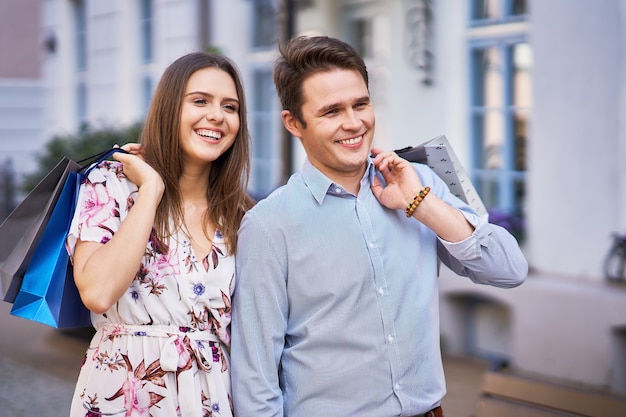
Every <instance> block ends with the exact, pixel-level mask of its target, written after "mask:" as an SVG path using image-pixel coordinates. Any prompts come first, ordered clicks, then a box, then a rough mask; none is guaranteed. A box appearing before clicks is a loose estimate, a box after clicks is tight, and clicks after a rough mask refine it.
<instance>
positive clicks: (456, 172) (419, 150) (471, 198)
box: [395, 135, 489, 221]
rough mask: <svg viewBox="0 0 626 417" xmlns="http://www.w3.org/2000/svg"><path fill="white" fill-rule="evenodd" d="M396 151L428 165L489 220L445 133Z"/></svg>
mask: <svg viewBox="0 0 626 417" xmlns="http://www.w3.org/2000/svg"><path fill="white" fill-rule="evenodd" d="M395 152H396V153H397V154H398V155H400V156H401V157H402V158H404V159H407V160H409V161H411V162H419V163H422V164H426V165H428V166H429V167H430V168H431V169H432V170H433V171H435V173H436V174H437V175H438V176H439V178H441V179H442V180H444V181H445V183H446V184H447V185H448V188H449V189H450V191H451V192H452V194H454V195H455V196H457V197H458V198H460V199H461V200H463V201H464V202H465V203H467V205H469V206H470V207H472V208H473V209H474V210H475V211H476V213H478V215H480V216H481V217H482V218H483V219H484V220H485V221H488V220H489V213H488V212H487V209H486V208H485V204H484V203H483V201H482V200H481V198H480V196H479V195H478V192H476V188H474V185H473V184H472V182H471V181H470V178H469V175H467V171H465V168H463V165H461V162H460V161H459V158H457V156H456V154H455V153H454V150H453V149H452V146H450V142H448V139H447V138H446V137H445V135H441V136H437V137H436V138H434V139H431V140H429V141H428V142H424V143H422V144H421V145H417V146H414V147H408V148H404V149H398V150H396V151H395Z"/></svg>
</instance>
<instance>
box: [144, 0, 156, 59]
mask: <svg viewBox="0 0 626 417" xmlns="http://www.w3.org/2000/svg"><path fill="white" fill-rule="evenodd" d="M153 20H154V15H153V7H152V0H141V54H142V57H143V62H144V63H145V64H148V63H150V62H152V61H153V59H154V56H153V54H154V52H153V41H152V38H153V36H152V25H153Z"/></svg>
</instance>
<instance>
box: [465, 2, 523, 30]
mask: <svg viewBox="0 0 626 417" xmlns="http://www.w3.org/2000/svg"><path fill="white" fill-rule="evenodd" d="M470 1H471V9H470V18H471V20H472V22H473V24H476V25H480V24H492V23H497V22H500V23H502V22H510V21H516V20H523V19H524V15H526V14H527V13H528V5H527V1H526V0H470Z"/></svg>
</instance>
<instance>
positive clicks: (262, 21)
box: [252, 0, 277, 48]
mask: <svg viewBox="0 0 626 417" xmlns="http://www.w3.org/2000/svg"><path fill="white" fill-rule="evenodd" d="M253 8H254V10H253V16H254V19H253V21H252V46H254V47H256V48H267V47H274V46H275V45H276V15H277V10H275V7H274V2H273V1H272V0H254V4H253Z"/></svg>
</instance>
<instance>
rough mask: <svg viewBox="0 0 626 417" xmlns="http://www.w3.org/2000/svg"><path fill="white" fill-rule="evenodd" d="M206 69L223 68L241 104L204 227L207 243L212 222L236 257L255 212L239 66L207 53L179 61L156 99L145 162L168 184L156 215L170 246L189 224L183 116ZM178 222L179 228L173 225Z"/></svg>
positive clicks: (214, 168)
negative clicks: (195, 79) (243, 226)
mask: <svg viewBox="0 0 626 417" xmlns="http://www.w3.org/2000/svg"><path fill="white" fill-rule="evenodd" d="M203 68H218V69H220V70H223V71H225V72H226V73H228V74H229V75H230V76H231V77H232V79H233V81H234V82H235V87H236V89H237V96H238V98H239V120H240V126H239V132H238V133H237V137H236V138H235V141H234V142H233V145H232V146H231V147H230V148H229V149H228V150H227V151H226V152H225V153H224V154H223V155H221V156H220V157H219V158H218V159H217V160H215V161H214V162H213V163H212V165H211V171H210V174H209V188H208V190H207V196H206V198H207V202H208V209H207V211H206V212H205V214H204V218H203V224H204V226H205V227H204V231H205V234H207V238H209V239H211V240H212V236H208V232H207V225H208V222H209V220H211V221H212V222H213V223H214V224H216V225H217V227H218V228H219V230H220V232H221V233H222V235H223V236H224V240H225V243H226V248H227V250H228V252H229V253H231V254H234V253H235V250H236V243H237V230H238V229H239V224H240V223H241V219H242V217H243V215H244V214H245V212H246V210H248V209H249V208H250V207H251V206H252V204H253V203H252V200H251V199H250V197H249V196H248V194H247V192H246V190H247V186H248V177H249V172H250V136H249V132H248V123H247V112H246V102H245V97H244V91H243V85H242V83H241V79H240V77H239V72H238V70H237V67H236V66H235V64H234V63H233V62H232V61H230V60H229V59H228V58H226V57H224V56H221V55H217V54H210V53H204V52H194V53H190V54H187V55H184V56H182V57H180V58H178V59H177V60H176V61H174V62H173V63H172V64H171V65H170V66H169V67H168V68H167V69H166V70H165V72H164V73H163V76H162V77H161V80H160V81H159V84H158V86H157V89H156V91H155V93H154V98H153V100H152V104H151V106H150V110H149V112H148V115H147V117H146V122H145V125H144V128H143V131H142V133H141V139H140V142H141V143H142V145H143V156H144V159H145V161H146V162H147V163H148V164H150V165H151V166H152V167H153V168H154V169H155V170H156V171H157V172H158V173H159V174H160V175H161V177H162V178H163V181H164V183H165V192H164V194H163V198H162V200H161V203H160V204H159V206H158V208H157V212H156V219H155V228H156V233H157V237H158V238H159V240H161V241H166V239H167V238H168V237H170V236H171V234H172V233H173V231H174V230H176V229H177V228H184V227H186V226H185V224H184V216H183V206H182V195H181V190H180V186H179V179H180V177H181V175H182V173H183V162H182V161H183V160H182V151H181V148H180V144H179V143H180V115H181V108H182V103H183V96H184V93H185V88H186V86H187V81H188V80H189V78H190V77H191V75H192V74H193V73H195V72H196V71H198V70H200V69H203ZM172 221H173V222H174V224H173V225H171V224H170V222H172Z"/></svg>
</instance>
